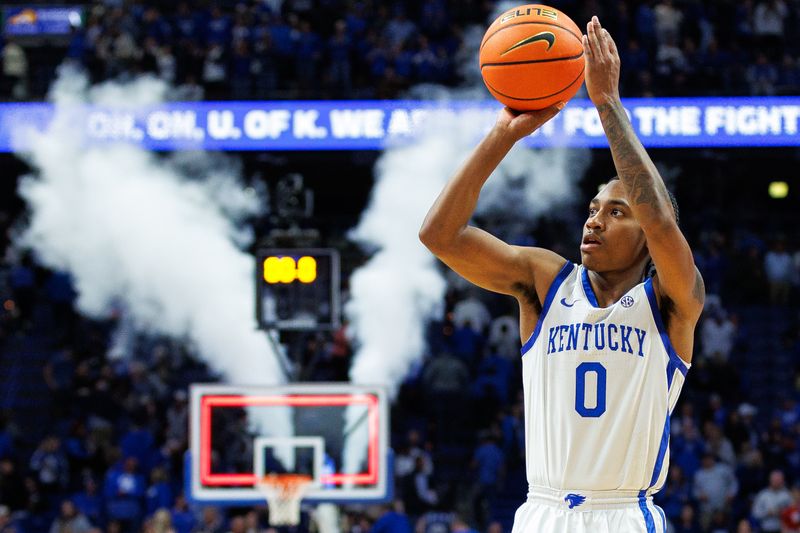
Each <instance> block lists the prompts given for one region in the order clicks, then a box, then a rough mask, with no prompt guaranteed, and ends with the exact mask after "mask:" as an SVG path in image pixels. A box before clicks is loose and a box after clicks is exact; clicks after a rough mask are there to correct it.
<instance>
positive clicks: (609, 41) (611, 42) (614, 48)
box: [603, 28, 619, 56]
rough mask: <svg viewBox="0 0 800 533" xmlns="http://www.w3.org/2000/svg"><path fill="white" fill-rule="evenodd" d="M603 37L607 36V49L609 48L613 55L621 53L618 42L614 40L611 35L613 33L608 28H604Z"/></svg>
mask: <svg viewBox="0 0 800 533" xmlns="http://www.w3.org/2000/svg"><path fill="white" fill-rule="evenodd" d="M603 37H605V41H606V49H607V50H608V53H609V54H611V55H612V56H617V55H619V52H617V43H615V42H614V39H613V38H612V37H611V34H610V33H608V30H607V29H605V28H603Z"/></svg>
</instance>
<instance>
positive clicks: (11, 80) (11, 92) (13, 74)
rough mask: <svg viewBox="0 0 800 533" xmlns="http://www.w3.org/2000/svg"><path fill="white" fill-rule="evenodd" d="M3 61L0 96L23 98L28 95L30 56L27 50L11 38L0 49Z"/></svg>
mask: <svg viewBox="0 0 800 533" xmlns="http://www.w3.org/2000/svg"><path fill="white" fill-rule="evenodd" d="M0 55H2V61H3V71H2V79H0V81H2V82H3V83H2V84H1V85H0V96H4V97H11V98H14V99H16V100H23V99H25V98H26V97H27V95H28V87H27V83H28V58H27V56H26V54H25V50H23V49H22V47H21V46H20V45H19V44H18V43H16V42H15V41H13V40H9V41H8V42H7V43H6V44H5V46H3V48H2V50H0Z"/></svg>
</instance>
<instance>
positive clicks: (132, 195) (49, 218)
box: [18, 69, 284, 385]
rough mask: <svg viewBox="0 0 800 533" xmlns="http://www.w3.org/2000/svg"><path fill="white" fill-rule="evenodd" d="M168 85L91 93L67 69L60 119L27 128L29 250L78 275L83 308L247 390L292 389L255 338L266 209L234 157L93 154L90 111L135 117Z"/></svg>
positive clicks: (115, 147)
mask: <svg viewBox="0 0 800 533" xmlns="http://www.w3.org/2000/svg"><path fill="white" fill-rule="evenodd" d="M167 89H168V87H167V86H166V85H165V84H163V83H162V82H160V81H157V80H154V79H149V78H143V79H140V80H138V81H135V82H132V83H130V84H124V85H123V84H117V83H106V84H103V85H100V86H97V87H89V85H88V83H87V80H86V78H85V76H83V75H82V74H80V73H78V72H76V71H74V70H71V69H62V72H61V73H60V76H59V78H58V80H57V81H56V83H55V84H54V86H53V88H52V91H51V97H52V100H53V103H54V104H55V117H54V119H53V122H52V124H51V125H50V126H49V128H48V129H47V130H46V131H44V132H39V133H37V132H33V131H28V132H27V133H26V134H27V135H32V136H34V138H33V139H32V142H29V143H26V144H27V145H28V146H30V149H29V151H28V152H26V153H24V154H21V155H22V156H23V157H24V158H25V159H26V160H27V161H28V162H29V163H30V165H31V167H32V168H33V169H34V171H33V173H32V174H30V175H28V176H25V177H24V178H23V179H22V180H21V182H20V186H19V192H20V195H21V196H22V197H23V198H24V199H25V201H26V202H27V204H28V208H29V224H28V226H27V228H26V229H25V231H24V232H23V234H22V236H21V238H20V240H19V241H18V244H19V245H21V246H23V247H28V248H31V249H33V250H34V251H35V253H36V256H37V258H38V259H39V260H40V261H41V262H43V263H44V264H45V265H47V266H49V267H51V268H55V269H59V270H64V271H68V272H70V273H71V274H72V277H73V279H74V281H75V284H76V288H77V291H78V295H79V296H78V301H77V306H78V308H79V310H80V311H81V312H82V313H84V314H86V315H88V316H91V317H97V318H103V317H107V316H109V314H110V312H111V311H112V310H113V309H114V308H122V309H123V310H124V312H125V313H127V314H128V315H129V318H130V319H131V320H132V322H133V323H134V324H135V327H136V329H137V330H145V331H149V332H153V333H158V334H164V335H169V336H173V337H180V338H185V339H186V340H188V341H189V342H190V343H191V344H192V345H193V347H194V348H195V350H196V351H197V353H198V354H199V355H201V356H202V357H203V358H204V359H205V360H206V362H207V363H208V364H209V365H210V367H211V368H212V369H214V370H215V371H216V372H219V373H221V374H222V375H223V376H224V378H225V379H227V380H229V381H232V382H238V383H254V384H264V385H267V384H278V383H281V382H283V381H284V375H283V371H282V369H281V365H280V361H279V356H278V354H277V353H275V351H274V350H273V349H272V347H271V345H270V343H269V342H268V340H267V338H266V337H265V335H264V333H262V332H259V331H257V330H256V324H255V318H254V313H253V309H252V305H253V291H254V285H253V284H254V276H253V268H254V261H253V260H252V258H251V257H250V256H249V255H248V254H247V253H245V252H244V251H242V249H241V246H242V245H243V244H244V243H246V242H248V240H249V239H250V234H249V231H248V230H247V229H246V227H245V226H244V225H243V223H244V222H245V221H246V219H247V218H248V217H250V216H252V215H254V214H256V213H258V212H259V211H260V210H261V209H262V205H263V203H262V201H261V199H260V198H259V196H258V195H257V194H256V193H255V192H254V191H253V190H252V189H248V188H245V187H244V186H243V184H242V183H241V180H240V178H239V176H238V169H237V168H236V167H235V165H233V164H231V162H229V160H227V159H226V160H224V161H223V160H221V159H219V158H213V157H211V156H210V155H208V154H204V153H201V152H193V153H191V154H182V155H180V156H177V157H175V158H173V159H165V158H162V157H159V156H157V155H155V154H152V153H150V152H147V151H145V150H144V149H142V148H139V147H136V146H133V145H128V144H125V145H123V144H109V145H102V146H100V145H86V144H84V143H83V139H82V136H81V132H80V130H79V129H78V128H76V123H75V121H74V118H75V116H76V113H80V111H81V108H80V106H82V105H85V104H97V105H103V106H114V107H123V106H124V107H126V108H131V109H135V108H136V107H140V106H143V105H148V104H156V103H159V102H161V101H163V99H164V96H165V95H166V94H167Z"/></svg>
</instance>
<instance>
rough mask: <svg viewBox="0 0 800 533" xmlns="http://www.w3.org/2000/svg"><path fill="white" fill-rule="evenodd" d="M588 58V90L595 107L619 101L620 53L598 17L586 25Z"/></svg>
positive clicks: (584, 49)
mask: <svg viewBox="0 0 800 533" xmlns="http://www.w3.org/2000/svg"><path fill="white" fill-rule="evenodd" d="M583 53H584V56H585V57H586V90H587V91H588V92H589V98H591V99H592V102H593V103H594V105H595V106H599V105H602V104H605V103H608V102H609V101H614V100H618V99H619V65H620V59H619V52H618V51H617V45H616V43H614V39H612V38H611V35H610V34H609V33H608V30H606V29H605V28H603V27H602V26H601V25H600V20H599V19H598V18H597V17H592V20H590V21H589V23H588V24H587V25H586V35H584V36H583Z"/></svg>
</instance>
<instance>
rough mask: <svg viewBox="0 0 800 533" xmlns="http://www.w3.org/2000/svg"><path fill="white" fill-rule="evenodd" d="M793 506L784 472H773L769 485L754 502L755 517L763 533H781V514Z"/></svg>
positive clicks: (770, 475)
mask: <svg viewBox="0 0 800 533" xmlns="http://www.w3.org/2000/svg"><path fill="white" fill-rule="evenodd" d="M790 505H792V495H791V494H790V493H789V491H788V490H786V485H785V482H784V478H783V472H781V471H780V470H773V471H772V472H770V474H769V485H768V486H767V487H766V488H764V489H763V490H762V491H761V492H759V493H758V494H757V495H756V499H755V501H753V511H752V512H753V517H754V518H755V519H756V520H758V522H759V526H760V527H761V531H762V532H763V533H780V531H781V513H783V510H784V509H786V508H788V507H789V506H790Z"/></svg>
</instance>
